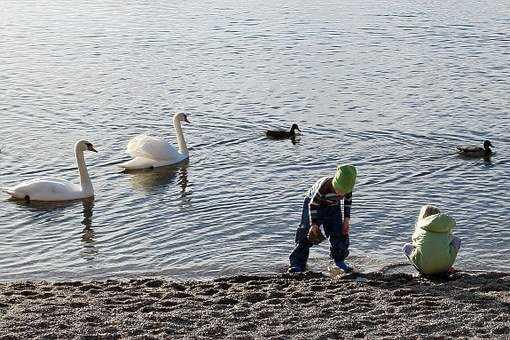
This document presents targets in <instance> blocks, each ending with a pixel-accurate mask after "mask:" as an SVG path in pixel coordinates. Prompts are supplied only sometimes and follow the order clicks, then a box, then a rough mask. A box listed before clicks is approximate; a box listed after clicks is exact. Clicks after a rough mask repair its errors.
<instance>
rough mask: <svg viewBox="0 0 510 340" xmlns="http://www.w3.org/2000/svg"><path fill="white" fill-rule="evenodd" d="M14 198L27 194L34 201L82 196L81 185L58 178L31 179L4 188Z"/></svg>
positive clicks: (23, 196)
mask: <svg viewBox="0 0 510 340" xmlns="http://www.w3.org/2000/svg"><path fill="white" fill-rule="evenodd" d="M5 191H6V192H7V193H9V194H10V195H11V196H13V197H15V198H21V199H23V198H25V197H26V196H28V197H29V198H30V199H31V200H34V201H60V200H69V199H78V198H82V197H81V196H82V195H83V193H82V190H81V187H80V186H79V185H76V184H74V183H71V182H69V181H64V180H60V179H54V178H49V179H33V180H30V181H27V182H24V183H21V184H18V185H16V186H15V187H12V188H8V189H6V190H5Z"/></svg>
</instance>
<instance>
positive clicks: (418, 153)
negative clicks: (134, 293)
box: [0, 0, 510, 280]
mask: <svg viewBox="0 0 510 340" xmlns="http://www.w3.org/2000/svg"><path fill="white" fill-rule="evenodd" d="M0 9H1V10H0V36H1V38H0V133H1V139H0V149H1V153H0V169H1V175H0V186H4V187H5V186H10V185H15V184H16V183H18V182H20V181H22V180H28V179H32V178H36V177H48V176H56V177H60V178H64V179H68V180H73V181H78V172H77V169H76V165H75V161H74V155H73V144H74V142H75V141H77V140H78V139H81V138H84V139H87V140H89V141H91V142H92V143H94V145H95V147H96V149H97V150H98V151H99V152H98V153H97V154H91V153H88V154H86V161H87V164H88V167H89V172H90V174H91V177H92V181H93V183H94V187H95V191H96V197H95V200H94V201H93V202H83V203H82V202H71V203H66V204H52V205H47V204H46V205H35V204H30V205H27V204H25V203H17V202H14V201H11V200H8V196H7V195H5V194H2V196H1V199H0V235H1V237H0V280H12V279H52V280H60V279H90V278H107V277H120V278H123V277H133V276H137V275H162V276H165V277H169V278H172V279H178V280H184V279H203V278H213V277H218V276H222V275H233V274H237V273H271V272H281V271H284V270H285V268H286V266H287V258H288V255H289V253H290V251H291V250H292V248H293V239H294V231H295V228H296V227H297V225H298V223H299V218H300V215H301V205H302V200H303V193H304V191H305V190H306V189H308V187H309V186H310V185H312V184H313V183H314V182H315V180H317V179H318V178H319V177H322V176H327V175H332V174H333V173H334V171H335V168H336V165H337V164H338V163H347V162H349V163H353V164H355V165H356V166H357V167H358V173H359V177H358V183H357V186H356V190H355V192H354V199H353V200H354V203H353V210H352V225H351V254H352V255H351V257H350V261H351V262H352V263H354V264H355V265H357V266H360V267H370V265H372V266H374V265H373V263H377V266H379V265H384V264H389V263H397V262H401V261H404V260H405V258H404V257H403V255H402V254H401V247H402V244H403V243H404V242H406V241H408V240H409V239H410V236H411V231H412V225H413V223H414V222H415V219H416V216H417V214H418V211H419V209H420V207H421V205H423V204H425V203H433V204H435V205H437V206H438V207H440V208H441V209H442V210H443V211H445V212H447V213H448V214H450V215H451V216H453V217H454V218H455V219H456V220H457V227H456V229H455V234H456V235H458V236H459V237H460V238H461V239H462V240H463V243H462V250H461V252H460V254H459V257H458V261H457V264H456V266H457V267H458V268H461V269H490V270H502V271H509V270H510V264H509V261H508V256H509V253H510V228H509V226H508V222H509V214H510V196H509V194H508V192H509V191H510V156H509V155H510V134H509V131H510V115H509V103H510V31H509V30H508V27H510V5H509V3H508V2H507V1H481V2H480V1H471V0H467V1H463V2H458V1H451V0H447V1H426V2H423V1H407V2H398V1H389V0H377V1H375V0H374V1H367V2H360V1H341V2H339V1H330V0H319V1H312V2H310V1H289V0H277V1H272V2H267V1H246V0H242V1H238V0H235V1H234V0H232V1H229V0H218V1H194V0H192V1H167V0H164V1H163V0H160V1H157V0H156V1H118V0H115V1H113V0H101V1H98V0H97V1H96V0H93V1H74V0H66V1H64V0H51V1H50V0H42V1H18V0H2V1H1V3H0ZM173 112H186V113H187V114H189V119H190V121H191V124H189V125H184V134H185V138H186V140H187V142H188V146H189V147H190V160H189V163H187V164H183V165H180V166H176V167H171V168H166V169H163V170H160V171H152V172H143V173H135V174H125V173H122V172H121V171H120V169H119V168H118V167H117V166H116V164H117V163H119V162H122V161H125V160H127V159H129V156H128V155H126V154H125V153H124V149H125V146H126V144H127V142H128V141H129V139H130V138H132V137H134V136H136V135H137V134H140V133H144V132H148V133H150V134H152V135H156V136H164V137H165V138H166V139H167V140H169V141H170V142H172V143H174V144H175V133H174V130H173V127H172V123H171V115H172V113H173ZM292 123H297V124H298V125H299V126H300V128H301V129H302V131H303V133H302V137H301V139H300V140H299V141H298V142H297V143H295V144H293V143H291V141H290V140H284V141H271V140H267V139H266V138H265V136H264V131H265V130H266V129H269V128H285V129H288V128H289V127H290V125H291V124H292ZM484 139H490V140H491V141H492V142H493V144H494V146H495V151H496V155H495V156H494V157H492V159H491V161H490V162H487V161H484V160H483V159H474V160H466V159H462V158H459V157H458V156H456V155H455V146H456V145H458V144H466V143H467V144H473V143H475V144H480V145H481V143H482V141H483V140H484ZM327 255H328V248H327V245H326V244H323V245H321V246H320V247H316V249H313V250H312V252H311V260H310V267H311V269H313V270H322V269H324V268H325V266H326V265H327Z"/></svg>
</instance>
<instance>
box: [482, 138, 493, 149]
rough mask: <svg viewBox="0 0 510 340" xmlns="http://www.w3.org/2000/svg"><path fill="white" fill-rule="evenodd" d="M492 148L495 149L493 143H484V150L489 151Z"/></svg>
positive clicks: (487, 141)
mask: <svg viewBox="0 0 510 340" xmlns="http://www.w3.org/2000/svg"><path fill="white" fill-rule="evenodd" d="M490 147H494V146H493V145H492V143H491V141H489V140H486V141H484V142H483V148H484V149H485V150H489V149H490Z"/></svg>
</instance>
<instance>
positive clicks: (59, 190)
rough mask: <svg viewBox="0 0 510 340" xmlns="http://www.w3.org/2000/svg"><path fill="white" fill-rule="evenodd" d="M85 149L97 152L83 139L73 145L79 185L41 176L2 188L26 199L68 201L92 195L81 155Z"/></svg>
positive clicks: (92, 189) (91, 188)
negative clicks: (78, 172)
mask: <svg viewBox="0 0 510 340" xmlns="http://www.w3.org/2000/svg"><path fill="white" fill-rule="evenodd" d="M86 150H88V151H93V152H97V151H96V150H95V149H94V146H93V145H92V144H91V143H89V142H87V141H85V140H80V141H78V142H77V143H76V144H75V145H74V153H75V156H76V163H78V170H79V171H80V185H77V184H74V183H71V182H69V181H65V180H61V179H54V178H41V179H33V180H30V181H27V182H23V183H21V184H18V185H16V186H15V187H12V188H4V189H2V190H3V191H5V192H6V193H8V194H9V195H11V196H12V197H14V198H17V199H25V200H27V201H69V200H76V199H83V198H86V197H92V196H94V188H93V187H92V182H91V181H90V176H89V173H88V171H87V165H86V164H85V158H84V157H83V152H84V151H86Z"/></svg>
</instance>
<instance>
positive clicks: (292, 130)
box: [290, 124, 301, 134]
mask: <svg viewBox="0 0 510 340" xmlns="http://www.w3.org/2000/svg"><path fill="white" fill-rule="evenodd" d="M296 130H298V131H299V132H301V130H299V127H298V126H297V124H292V126H291V127H290V133H292V134H295V133H296Z"/></svg>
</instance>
